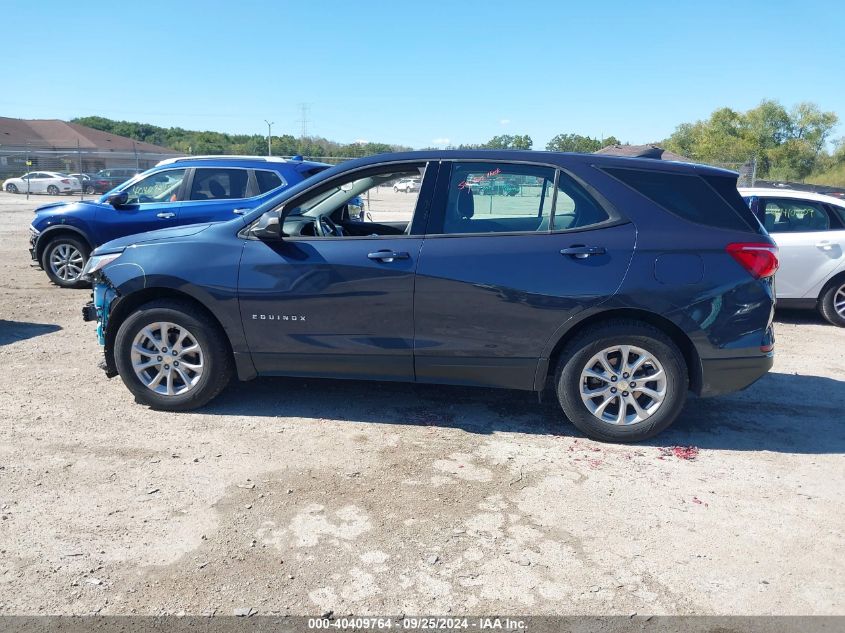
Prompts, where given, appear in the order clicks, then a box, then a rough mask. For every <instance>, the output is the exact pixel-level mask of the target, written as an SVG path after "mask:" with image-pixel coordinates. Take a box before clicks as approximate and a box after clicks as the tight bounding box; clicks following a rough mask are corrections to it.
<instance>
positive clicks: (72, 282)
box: [41, 235, 91, 288]
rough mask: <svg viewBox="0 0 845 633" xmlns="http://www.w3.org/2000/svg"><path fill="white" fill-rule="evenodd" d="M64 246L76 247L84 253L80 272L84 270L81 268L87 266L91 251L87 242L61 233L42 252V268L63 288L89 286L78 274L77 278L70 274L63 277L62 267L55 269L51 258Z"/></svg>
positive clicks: (51, 279)
mask: <svg viewBox="0 0 845 633" xmlns="http://www.w3.org/2000/svg"><path fill="white" fill-rule="evenodd" d="M63 246H66V247H69V248H72V249H75V250H77V251H78V252H79V253H80V254H81V255H82V262H81V265H80V266H81V267H80V272H82V271H81V268H84V267H85V264H86V262H87V261H88V255H89V254H90V252H91V251H90V249H89V248H88V245H87V244H86V243H85V242H83V241H82V240H81V239H79V238H76V237H72V236H70V235H59V236H58V237H54V238H53V239H52V240H50V241H49V242H48V243H47V246H45V247H44V251H43V252H42V253H41V268H43V269H44V272H46V273H47V276H48V277H49V278H50V281H52V282H53V283H54V284H56V285H57V286H60V287H62V288H84V287H86V286H88V283H87V282H85V281H82V280H81V279H79V278H78V276H77V277H76V278H71V277H70V275H69V274H68V275H65V276H64V277H63V276H62V275H63V273H62V270H61V269H59V270H54V269H53V266H52V264H51V263H50V259H51V257H52V256H53V253H54V251H56V250H57V249H59V248H61V247H63ZM74 264H75V262H74Z"/></svg>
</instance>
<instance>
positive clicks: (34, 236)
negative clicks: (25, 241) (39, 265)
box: [29, 227, 41, 262]
mask: <svg viewBox="0 0 845 633" xmlns="http://www.w3.org/2000/svg"><path fill="white" fill-rule="evenodd" d="M39 235H41V233H40V232H38V231H36V230H35V229H34V228H32V227H30V228H29V256H30V257H31V258H32V260H33V261H34V262H38V249H37V248H36V245H37V244H38V236H39Z"/></svg>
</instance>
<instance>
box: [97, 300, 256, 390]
mask: <svg viewBox="0 0 845 633" xmlns="http://www.w3.org/2000/svg"><path fill="white" fill-rule="evenodd" d="M157 299H173V300H175V301H180V302H183V303H186V304H189V305H190V306H191V307H193V308H196V309H197V310H199V311H201V312H203V313H204V314H205V315H206V316H208V318H210V319H211V320H212V322H213V323H214V324H215V325H216V326H217V327H218V328H219V329H220V333H221V335H222V338H223V339H224V340H225V343H226V349H227V350H228V352H229V356H230V358H232V359H233V360H234V362H235V365H236V368H237V371H238V375H239V376H240V377H241V379H242V380H244V379H246V378H245V376H246V377H252V376H250V375H249V369H250V368H247V367H244V368H243V371H242V368H241V363H242V362H243V359H242V358H239V357H241V356H242V355H241V354H235V353H234V351H233V350H232V343H231V341H230V340H229V336H228V335H227V334H226V328H225V327H223V324H222V323H221V322H220V319H218V318H217V315H215V314H214V312H212V311H211V310H209V309H208V308H207V307H206V306H205V305H203V303H202V302H201V301H199V300H198V299H197V298H196V297H193V296H191V295H190V294H188V293H186V292H182V291H180V290H176V289H174V288H162V287H157V288H143V289H141V290H138V291H136V292H133V293H131V294H129V295H126V296H125V297H121V298H119V299H118V300H116V301H114V302H113V303H112V305H111V306H110V310H109V321H108V327H107V328H106V332H105V345H104V349H103V352H104V354H105V361H106V368H107V371H108V373H109V375H117V365H116V363H115V358H114V341H115V338H116V337H117V331H118V330H119V329H120V326H121V325H122V324H123V322H124V321H125V320H126V319H127V318H128V317H129V315H131V314H132V313H133V312H134V311H135V310H136V309H137V308H139V307H140V306H142V305H144V304H145V303H149V302H150V301H155V300H157ZM254 371H255V370H254V369H252V373H253V374H254Z"/></svg>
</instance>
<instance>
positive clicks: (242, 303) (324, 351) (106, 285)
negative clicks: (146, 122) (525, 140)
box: [83, 151, 777, 441]
mask: <svg viewBox="0 0 845 633" xmlns="http://www.w3.org/2000/svg"><path fill="white" fill-rule="evenodd" d="M736 176H737V174H736V173H734V172H729V171H725V170H721V169H716V168H712V167H705V166H700V165H689V164H682V163H669V162H661V161H652V160H645V159H631V158H620V157H611V156H596V155H579V154H558V153H544V152H520V151H438V152H411V153H403V154H387V155H380V156H374V157H370V158H365V159H360V160H355V161H352V162H349V163H345V164H343V165H340V166H337V167H334V168H332V169H329V170H327V171H325V172H323V173H321V174H320V175H318V176H316V177H315V178H313V179H311V180H308V181H306V182H303V183H300V184H299V185H296V186H294V187H291V188H290V189H288V190H286V191H284V192H282V193H281V194H279V195H276V196H274V197H273V198H272V199H271V200H268V201H267V202H266V203H265V204H263V205H262V206H260V207H258V208H256V209H255V210H253V211H251V212H248V213H245V214H244V215H243V216H241V217H237V218H233V219H232V220H230V221H229V222H224V223H218V224H213V225H212V224H204V225H193V226H190V227H183V228H174V229H170V230H163V231H155V232H152V233H147V234H145V235H136V236H134V237H132V238H125V239H120V240H115V241H113V242H110V243H108V244H105V245H103V246H102V247H100V248H98V249H97V250H96V251H95V252H94V254H93V255H92V257H91V259H90V261H89V262H88V265H87V267H86V270H85V276H86V278H89V279H91V280H93V283H94V300H93V302H92V303H91V304H89V305H88V306H86V307H85V309H84V311H83V315H84V317H85V318H86V319H87V320H97V321H98V333H99V336H100V340H101V342H102V344H103V345H104V346H105V367H106V370H107V373H108V374H109V375H115V374H120V376H121V378H122V379H123V381H124V382H125V384H126V386H127V387H128V388H129V389H130V390H131V391H132V393H133V394H134V395H135V397H136V399H137V400H138V401H139V402H141V403H144V404H147V405H149V406H151V407H154V408H158V409H166V410H172V411H178V410H185V409H191V408H195V407H198V406H201V405H203V404H205V403H207V402H208V401H209V400H211V399H212V398H214V397H215V396H216V395H217V394H218V393H220V391H221V390H222V389H223V388H224V387H225V386H226V384H227V383H228V382H229V380H230V378H231V376H232V375H233V374H237V376H238V378H240V379H241V380H248V379H251V378H254V377H255V376H259V375H261V376H319V377H333V378H357V379H371V380H398V381H415V382H424V383H449V384H460V385H483V386H488V387H503V388H508V389H523V390H529V391H537V392H540V391H543V390H545V389H546V388H547V386H551V387H553V388H554V390H555V391H556V392H557V396H558V399H559V401H560V404H561V405H562V407H563V410H564V412H565V413H566V416H567V417H568V418H569V420H571V421H572V422H573V423H574V424H575V425H576V426H577V427H578V428H579V429H581V430H582V431H583V432H584V433H586V434H588V435H589V436H591V437H594V438H598V439H603V440H612V441H639V440H642V439H644V438H647V437H650V436H652V435H654V434H656V433H658V432H659V431H660V430H662V429H664V428H666V427H667V426H668V425H669V424H671V423H672V421H673V420H675V418H676V417H677V416H678V414H679V412H680V411H681V408H682V407H683V405H684V402H685V399H686V395H687V392H688V391H690V390H691V391H693V392H695V393H697V394H699V395H702V396H709V395H716V394H721V393H725V392H730V391H734V390H737V389H742V388H744V387H746V386H748V385H749V384H751V383H752V382H754V381H755V380H757V379H758V378H760V377H761V376H762V375H763V374H765V373H766V372H767V371H768V370H769V368H770V367H771V366H772V360H773V347H774V337H773V332H772V314H773V306H774V300H773V292H772V285H773V281H772V279H773V274H774V272H775V270H776V268H777V256H776V254H777V249H776V248H775V245H774V243H773V242H772V240H771V239H770V238H769V236H768V235H767V234H766V232H765V230H764V229H763V228H762V227H761V226H760V224H759V222H758V221H757V220H756V219H755V218H754V216H753V215H752V214H751V212H750V211H749V209H748V207H747V206H746V205H745V204H744V203H743V201H742V198H740V196H739V193H738V192H737V189H736ZM403 178H421V186H420V187H419V190H418V191H416V192H413V194H414V195H409V194H407V193H396V192H394V191H393V187H392V184H393V183H395V182H397V181H398V180H400V179H403ZM490 181H495V182H501V181H507V182H508V183H509V186H510V189H511V190H512V191H509V192H508V193H507V195H506V194H504V193H503V192H502V191H501V188H496V187H484V186H483V185H484V183H486V182H490ZM362 195H363V196H367V198H368V199H369V205H370V206H369V212H368V215H367V218H366V219H365V220H362V219H361V218H360V217H359V216H357V215H354V214H351V213H350V210H349V202H350V200H352V199H353V198H355V197H356V196H362Z"/></svg>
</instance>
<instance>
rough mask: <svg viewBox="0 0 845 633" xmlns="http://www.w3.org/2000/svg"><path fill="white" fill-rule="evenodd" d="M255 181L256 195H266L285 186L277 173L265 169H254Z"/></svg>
mask: <svg viewBox="0 0 845 633" xmlns="http://www.w3.org/2000/svg"><path fill="white" fill-rule="evenodd" d="M255 180H256V182H257V183H258V193H267V192H268V191H273V189H278V188H279V187H281V186H282V185H286V184H287V183H286V182H285V179H284V178H282V177H281V176H280V175H279V174H278V173H277V172H275V171H269V170H267V169H256V170H255Z"/></svg>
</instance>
